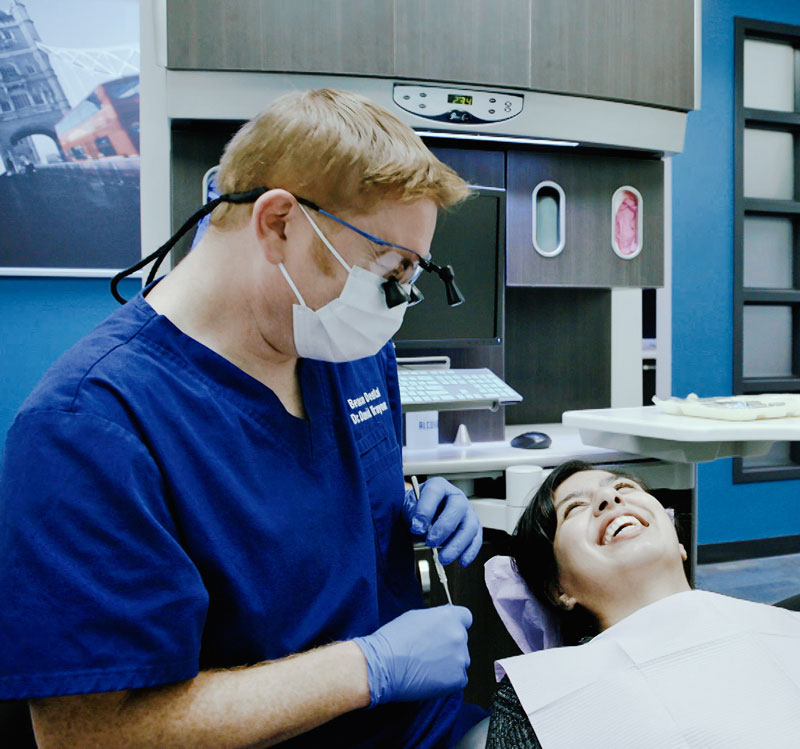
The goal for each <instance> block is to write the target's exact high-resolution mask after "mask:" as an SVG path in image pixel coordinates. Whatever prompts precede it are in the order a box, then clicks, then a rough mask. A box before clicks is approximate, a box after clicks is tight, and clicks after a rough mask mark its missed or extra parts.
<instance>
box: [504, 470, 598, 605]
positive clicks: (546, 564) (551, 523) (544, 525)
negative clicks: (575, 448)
mask: <svg viewBox="0 0 800 749" xmlns="http://www.w3.org/2000/svg"><path fill="white" fill-rule="evenodd" d="M593 468H594V466H592V465H590V464H589V463H585V462H584V461H582V460H568V461H567V462H566V463H562V464H561V465H559V466H556V467H555V468H554V469H553V470H552V471H551V472H550V474H549V475H548V476H547V478H546V479H545V480H544V483H543V484H542V485H541V486H540V487H539V490H538V491H537V492H536V494H535V495H534V497H533V499H532V500H531V502H530V504H529V505H528V506H527V507H526V508H525V512H523V513H522V517H520V519H519V522H518V523H517V527H516V528H515V529H514V535H513V536H512V539H511V543H512V546H511V548H512V556H513V557H514V564H515V565H516V568H517V572H519V574H520V577H522V579H523V580H524V581H525V584H526V585H527V586H528V588H529V589H530V591H531V593H533V594H534V595H535V596H536V597H537V598H538V599H539V600H540V601H541V602H542V603H549V604H552V605H554V606H555V605H556V602H555V600H554V599H553V590H554V589H555V587H556V586H557V585H558V563H557V562H556V555H555V550H554V549H553V541H554V540H555V537H556V527H557V525H558V520H557V517H556V508H555V504H554V502H553V495H554V494H555V491H556V489H557V488H558V487H559V486H560V485H561V484H562V483H563V482H564V481H566V480H567V479H568V478H569V477H570V476H572V475H573V474H575V473H580V472H581V471H591V470H592V469H593Z"/></svg>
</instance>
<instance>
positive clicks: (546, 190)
mask: <svg viewBox="0 0 800 749" xmlns="http://www.w3.org/2000/svg"><path fill="white" fill-rule="evenodd" d="M531 208H532V216H533V219H532V225H531V239H532V241H533V249H534V250H536V252H538V253H539V254H540V255H542V256H543V257H555V256H556V255H558V254H559V253H560V252H561V251H562V250H563V249H564V243H565V236H564V235H565V231H564V226H565V223H566V221H565V215H566V210H567V198H566V196H565V195H564V190H563V189H562V188H561V185H559V184H557V183H555V182H551V181H550V180H546V181H545V182H540V183H539V184H538V185H536V187H534V188H533V192H532V193H531Z"/></svg>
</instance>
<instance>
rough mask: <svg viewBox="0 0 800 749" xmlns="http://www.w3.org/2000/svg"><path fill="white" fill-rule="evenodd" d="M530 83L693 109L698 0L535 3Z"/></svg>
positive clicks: (554, 0)
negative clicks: (695, 8) (695, 17)
mask: <svg viewBox="0 0 800 749" xmlns="http://www.w3.org/2000/svg"><path fill="white" fill-rule="evenodd" d="M531 8H532V16H531V25H530V29H531V84H530V86H531V88H532V89H534V90H538V91H551V92H553V93H565V94H574V95H576V96H591V97H598V98H601V99H614V100H619V101H631V102H637V103H641V104H647V105H652V106H657V107H667V108H670V109H681V110H686V111H688V110H690V109H693V108H694V66H695V64H696V61H695V59H694V1H693V0H604V1H603V2H597V0H532V6H531Z"/></svg>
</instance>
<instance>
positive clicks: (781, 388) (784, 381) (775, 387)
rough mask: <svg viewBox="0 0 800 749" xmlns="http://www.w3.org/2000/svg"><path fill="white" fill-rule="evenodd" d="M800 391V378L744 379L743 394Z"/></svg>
mask: <svg viewBox="0 0 800 749" xmlns="http://www.w3.org/2000/svg"><path fill="white" fill-rule="evenodd" d="M798 391H800V377H743V378H742V392H744V393H745V394H746V395H751V394H755V393H792V392H798Z"/></svg>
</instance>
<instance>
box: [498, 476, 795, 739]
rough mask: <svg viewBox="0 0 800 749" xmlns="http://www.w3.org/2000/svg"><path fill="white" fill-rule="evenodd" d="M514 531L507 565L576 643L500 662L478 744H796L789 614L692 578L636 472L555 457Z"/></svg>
mask: <svg viewBox="0 0 800 749" xmlns="http://www.w3.org/2000/svg"><path fill="white" fill-rule="evenodd" d="M513 540H514V563H513V566H514V567H515V568H516V570H517V571H518V573H519V575H520V576H521V577H522V579H523V580H524V581H525V583H526V584H527V586H528V588H529V590H530V592H531V593H532V594H533V597H534V598H535V599H537V600H538V601H539V602H541V603H543V604H544V605H545V606H550V607H552V608H554V609H555V610H557V611H558V612H560V619H561V622H562V633H563V634H564V641H565V642H567V643H570V642H571V643H580V644H572V645H568V646H566V647H557V648H551V649H549V650H544V651H540V652H535V653H529V654H526V655H521V656H517V657H516V658H510V659H506V660H504V661H501V662H500V663H499V665H500V666H501V667H502V669H503V670H504V671H505V674H506V677H507V678H505V679H504V680H503V681H502V683H501V684H500V686H499V688H498V691H497V694H496V697H495V701H494V704H493V708H492V716H491V719H490V724H489V735H488V740H487V744H486V746H487V747H488V749H500V748H501V747H504V748H505V747H514V748H515V749H524V748H531V749H533V748H535V747H540V746H542V745H543V746H545V747H548V749H550V747H576V746H581V747H644V746H647V747H709V746H725V747H752V746H770V747H787V748H788V747H796V746H797V745H798V744H797V741H798V736H800V711H798V710H797V705H798V704H800V614H798V613H795V612H789V611H785V610H783V609H778V608H775V607H772V606H766V605H763V604H755V603H750V602H746V601H739V600H736V599H733V598H729V597H727V596H721V595H717V594H714V593H708V592H703V591H695V590H692V589H691V587H690V585H689V583H688V581H687V578H686V574H685V571H684V565H683V563H684V561H685V560H686V551H685V549H684V547H683V545H682V544H681V543H680V542H679V540H678V536H677V533H676V531H675V526H674V523H673V520H672V517H671V515H670V514H669V513H668V512H667V511H666V510H665V509H664V507H663V506H662V505H661V504H660V503H659V501H658V500H657V499H656V498H655V497H654V496H652V495H651V494H650V493H649V492H648V491H647V489H646V487H645V486H644V485H643V483H642V482H641V481H638V480H636V479H634V478H632V477H628V476H624V475H620V474H618V473H613V472H610V471H606V470H596V469H594V468H593V467H592V466H590V465H587V464H585V463H582V462H580V461H570V462H568V463H564V464H562V465H561V466H559V467H557V468H556V469H554V470H553V471H552V472H551V474H550V475H549V476H548V478H547V479H546V481H545V482H544V484H543V485H542V487H541V488H540V490H539V491H538V493H537V494H536V496H535V497H534V499H533V500H532V502H531V504H530V505H529V507H528V508H527V509H526V511H525V513H524V514H523V516H522V518H521V519H520V522H519V524H518V526H517V529H516V531H515V534H514V539H513ZM534 727H535V731H534ZM540 741H541V744H540V743H539V742H540Z"/></svg>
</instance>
